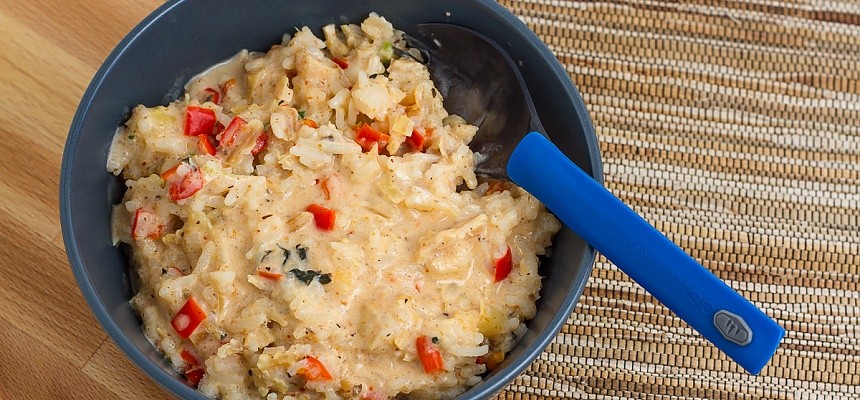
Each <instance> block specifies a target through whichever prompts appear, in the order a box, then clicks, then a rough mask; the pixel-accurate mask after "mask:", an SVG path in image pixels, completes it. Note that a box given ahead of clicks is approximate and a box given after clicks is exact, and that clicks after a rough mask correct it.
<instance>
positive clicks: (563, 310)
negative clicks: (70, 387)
mask: <svg viewBox="0 0 860 400" xmlns="http://www.w3.org/2000/svg"><path fill="white" fill-rule="evenodd" d="M188 1H190V0H170V1H168V2H166V3H164V4H162V5H161V6H159V7H157V8H156V9H155V10H153V11H152V12H151V13H150V14H149V15H147V16H146V17H145V18H144V19H143V20H142V21H140V22H139V23H138V24H137V25H136V26H135V27H134V28H133V29H132V30H131V31H129V33H128V34H126V35H125V36H124V37H123V38H122V40H120V42H119V43H117V45H116V46H115V47H114V48H113V50H112V51H111V53H110V54H109V55H108V57H107V58H106V59H105V61H104V62H103V63H102V64H101V66H100V67H99V69H98V70H97V71H96V73H95V75H93V78H92V79H91V81H90V83H89V85H88V86H87V89H86V91H85V92H84V93H83V95H82V96H81V99H80V102H79V104H78V107H77V109H76V110H75V114H74V118H73V120H72V123H71V125H70V127H69V132H68V136H67V137H66V141H65V146H64V151H63V158H62V163H61V167H60V187H59V205H60V207H59V208H60V225H61V230H62V235H63V242H64V246H65V249H66V255H67V257H68V259H69V264H70V266H71V269H72V272H73V274H74V276H75V280H76V282H77V285H78V288H79V289H80V291H81V293H82V294H83V297H84V299H85V301H86V303H87V305H88V306H89V307H90V310H91V311H92V312H93V315H94V316H95V317H96V319H97V320H98V322H99V323H100V324H101V325H102V327H103V328H104V329H105V331H106V332H107V333H108V336H109V337H110V338H111V340H113V342H114V343H115V344H116V345H117V346H118V347H119V348H120V350H121V351H122V352H123V354H124V355H125V356H126V358H127V359H129V360H130V361H132V363H133V364H134V365H136V366H137V367H138V368H140V369H141V370H142V371H143V372H144V373H145V374H146V375H147V376H148V377H149V378H150V379H151V380H152V381H153V382H155V383H156V384H158V385H159V386H161V387H162V388H164V389H165V390H167V391H168V392H169V393H171V394H172V395H174V396H180V397H182V398H185V399H209V397H208V396H206V395H204V394H203V393H202V392H200V391H198V390H196V389H193V388H191V387H189V386H187V385H186V384H185V383H183V382H182V381H180V380H179V379H176V377H175V376H171V375H170V374H169V373H168V372H167V371H165V370H164V369H163V368H162V367H161V366H159V365H157V364H155V363H153V362H152V361H151V360H150V359H149V358H148V357H147V356H146V355H145V354H144V353H143V351H141V349H140V348H138V347H137V346H136V345H135V344H134V343H132V341H131V340H130V339H129V338H128V337H126V335H125V334H124V333H123V332H122V330H121V329H120V327H119V326H118V325H117V323H116V322H115V321H114V319H113V318H112V317H111V314H110V313H109V312H108V310H107V308H106V307H105V305H104V304H103V302H102V301H101V299H100V297H99V296H98V294H97V292H96V290H95V287H94V285H93V282H92V281H91V279H90V277H89V274H87V272H86V270H85V268H84V263H83V260H82V258H81V255H80V253H79V251H78V247H77V242H78V240H77V237H76V235H75V233H74V229H73V222H72V217H71V181H72V170H73V168H72V166H73V162H74V158H75V157H74V155H75V153H76V150H77V143H78V140H79V138H80V136H81V134H82V128H83V124H84V121H85V119H86V116H87V114H88V110H89V108H90V105H91V104H92V103H93V101H94V94H95V92H96V91H97V90H98V89H99V88H100V87H101V86H102V84H103V83H104V80H105V78H106V77H107V75H108V73H109V72H110V71H111V70H112V69H113V68H114V66H115V64H116V63H117V61H118V60H119V59H120V58H121V57H122V56H123V54H124V53H125V52H126V51H127V50H128V47H129V46H130V45H131V44H132V43H133V42H134V41H135V40H137V39H138V37H139V36H140V35H141V34H142V33H143V32H144V31H146V30H147V29H148V28H149V27H150V25H152V24H154V23H156V22H157V21H159V20H160V19H161V18H164V17H166V16H167V15H168V14H169V13H170V11H171V10H173V9H174V8H176V7H179V6H181V5H183V4H184V3H186V2H188ZM472 1H474V2H475V3H478V5H479V6H481V7H483V8H484V9H486V11H487V12H488V13H490V14H492V15H493V16H494V17H497V18H499V19H500V20H502V21H505V23H506V24H507V28H508V29H510V30H513V31H516V32H517V34H519V35H521V36H523V37H524V38H526V39H527V40H528V41H529V43H530V44H531V45H532V47H533V48H534V49H535V50H537V52H538V54H539V55H540V59H539V60H538V62H540V63H545V64H548V65H550V66H551V68H552V72H553V75H554V76H553V78H554V79H557V80H559V81H561V82H564V84H563V85H562V86H563V90H564V92H565V93H566V94H567V96H568V97H569V98H570V99H572V100H573V106H574V110H573V111H574V112H575V113H576V114H577V115H578V117H579V121H580V123H581V125H582V126H581V128H582V131H583V132H584V133H585V142H586V146H587V147H588V149H587V150H588V154H589V160H588V161H589V164H590V165H589V167H590V168H591V173H590V174H589V175H591V176H592V177H593V178H594V179H595V180H596V181H597V182H598V183H599V184H601V185H602V184H603V183H604V180H603V164H602V159H601V156H600V148H599V145H598V141H597V136H596V132H595V129H594V126H593V123H592V120H591V117H590V115H589V113H588V111H587V109H586V107H585V102H584V101H583V99H582V96H581V94H580V93H579V91H578V90H577V88H576V87H575V86H574V84H573V82H572V81H571V79H570V76H569V75H568V73H567V72H566V71H565V69H564V68H563V67H562V65H561V64H560V62H559V61H558V60H557V58H556V57H555V55H554V54H553V53H552V52H551V51H550V50H549V48H548V47H547V45H546V44H545V43H544V42H543V41H542V40H541V39H540V38H539V37H538V36H537V35H536V34H535V33H534V32H533V31H532V30H531V29H529V28H528V26H526V24H525V23H524V22H523V21H522V20H520V19H519V18H518V17H517V16H516V15H514V14H513V13H512V12H511V11H510V10H508V9H506V8H505V7H503V6H502V5H500V4H499V3H497V2H495V1H493V0H472ZM105 173H108V172H107V171H105ZM595 257H596V252H595V250H594V248H593V247H591V246H590V245H587V246H586V251H585V254H584V255H583V261H582V266H581V268H580V271H579V274H577V276H576V279H574V280H573V281H572V282H571V285H572V287H571V288H569V289H568V292H567V294H566V297H565V299H564V301H563V302H562V304H561V306H560V307H559V309H558V311H556V313H555V314H554V315H553V316H552V318H551V319H550V321H549V323H548V325H547V328H546V329H544V330H543V331H541V332H538V333H537V337H536V338H535V340H534V341H533V342H532V343H531V344H530V345H529V346H528V347H527V348H525V349H524V350H523V353H522V355H521V357H520V359H519V360H517V362H515V363H512V364H510V365H508V366H507V368H504V369H502V370H500V371H498V373H496V374H494V375H492V376H490V377H489V378H487V379H484V380H483V381H482V383H480V384H479V385H476V386H474V387H472V388H470V389H468V390H467V391H466V392H464V393H463V394H461V395H460V396H458V397H457V399H483V398H488V397H490V396H492V395H494V394H495V393H497V392H499V391H500V390H502V389H504V388H505V387H506V386H507V385H508V384H510V383H512V382H513V380H514V379H515V378H516V377H517V376H518V375H520V374H521V373H522V372H523V371H525V369H526V368H528V366H530V365H531V364H532V363H533V362H534V361H535V360H536V359H537V357H538V356H539V355H540V354H541V353H543V351H544V350H545V349H546V348H547V347H548V346H549V344H550V343H551V342H552V341H553V340H554V339H555V337H556V336H557V335H558V332H559V331H560V330H561V328H562V326H564V324H565V322H566V321H567V319H568V318H569V316H570V315H571V313H572V312H573V308H574V306H575V305H576V303H577V302H578V300H579V298H580V297H581V296H582V292H583V290H584V289H585V285H586V283H587V281H588V277H589V276H590V275H591V271H592V269H593V265H594V260H595ZM153 349H155V348H154V347H153ZM156 351H157V350H156Z"/></svg>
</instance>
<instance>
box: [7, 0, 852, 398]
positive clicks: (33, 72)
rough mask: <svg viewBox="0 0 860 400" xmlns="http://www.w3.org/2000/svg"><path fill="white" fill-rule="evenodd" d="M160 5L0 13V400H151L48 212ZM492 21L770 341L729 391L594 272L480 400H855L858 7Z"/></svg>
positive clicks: (630, 193)
mask: <svg viewBox="0 0 860 400" xmlns="http://www.w3.org/2000/svg"><path fill="white" fill-rule="evenodd" d="M162 2H163V1H161V0H136V1H132V0H86V1H84V0H69V1H62V0H44V1H39V2H34V1H26V0H2V1H0V104H2V107H0V138H2V141H0V160H2V162H0V238H2V241H3V244H2V246H0V265H2V275H0V400H7V399H87V400H92V399H164V398H170V395H169V394H168V393H166V392H165V391H163V390H162V389H161V388H160V387H159V386H158V385H156V384H155V383H153V382H152V381H151V380H149V378H147V377H146V376H144V375H143V374H142V373H141V372H140V371H139V370H138V369H137V368H135V367H134V366H133V365H132V364H131V363H130V362H129V361H128V360H127V359H126V358H125V357H124V356H123V355H122V354H121V352H120V351H119V350H118V349H117V347H116V346H115V345H114V344H113V342H112V341H111V340H110V339H109V338H108V337H107V335H106V334H105V332H104V331H103V330H102V328H101V327H100V325H99V324H98V323H97V321H96V320H95V318H94V317H93V316H92V313H91V312H90V310H89V308H88V307H87V305H86V303H85V302H84V300H83V298H82V296H81V294H80V291H79V290H78V288H77V285H76V284H75V281H74V278H73V276H72V273H71V271H70V269H69V266H68V261H67V259H66V256H65V252H64V248H63V240H62V236H61V233H60V225H59V217H58V205H57V198H58V193H57V192H58V183H59V169H60V161H61V157H62V151H63V145H64V142H65V139H66V135H67V132H68V128H69V125H70V123H71V119H72V116H73V114H74V111H75V109H76V107H77V103H78V101H79V99H80V97H81V95H82V94H83V91H84V90H85V88H86V86H87V84H88V83H89V81H90V79H91V77H92V75H93V74H94V73H95V71H96V70H97V68H98V67H99V65H100V64H101V62H102V61H103V60H104V59H105V58H106V57H107V55H108V53H109V52H110V51H111V49H112V48H113V47H114V46H115V45H116V43H118V42H119V41H120V39H122V37H123V36H124V35H125V34H126V33H127V32H128V31H129V30H130V29H131V28H132V27H133V26H134V25H135V24H136V23H137V22H139V21H140V20H141V19H143V18H144V17H145V16H146V15H147V14H148V13H149V12H151V11H152V10H153V9H155V8H156V7H157V6H159V5H160V4H161V3H162ZM501 3H502V4H503V5H504V6H506V7H508V8H509V9H511V10H512V11H513V12H514V13H515V14H517V15H518V16H520V17H521V18H522V19H523V21H524V22H526V24H528V26H529V27H530V28H531V29H532V30H534V31H535V32H536V33H537V34H538V35H539V36H540V37H541V38H542V39H543V40H544V41H545V42H546V43H547V44H548V45H549V47H550V49H551V50H552V51H553V52H555V54H556V55H557V57H558V59H559V60H560V61H561V63H562V65H563V66H564V67H565V68H566V69H567V71H568V72H569V73H570V76H571V78H572V79H573V81H574V83H575V84H576V85H577V87H578V88H579V89H580V91H581V92H582V95H583V99H584V100H585V102H586V104H587V107H588V109H589V112H590V114H591V116H592V120H593V122H594V125H595V127H596V129H597V132H598V138H599V140H600V147H601V154H602V156H603V160H604V164H605V167H604V168H605V172H606V184H607V187H608V188H609V189H610V190H611V191H612V192H613V193H614V194H616V195H617V196H619V197H620V198H621V199H623V200H624V201H625V202H627V203H628V204H630V205H631V206H632V207H633V208H634V209H635V210H636V211H637V212H639V213H640V214H641V215H642V216H643V217H645V218H646V219H647V220H648V221H650V222H651V223H652V224H654V225H655V226H656V227H657V228H658V229H660V230H661V231H663V232H665V233H666V234H667V236H668V237H669V238H670V239H672V240H673V241H675V242H676V243H678V244H679V245H680V246H681V247H682V248H684V249H685V250H686V251H688V252H689V253H690V254H691V255H692V256H693V257H695V258H697V259H699V260H701V261H702V263H703V264H704V265H705V266H706V267H707V268H709V269H711V271H713V272H714V273H715V274H716V275H717V276H719V277H720V278H722V279H724V280H726V281H727V282H728V283H729V285H731V286H732V287H733V288H735V289H736V290H738V291H739V292H741V293H742V294H744V295H745V296H747V297H748V298H749V299H751V300H752V301H753V302H754V303H755V304H757V305H758V306H760V307H761V308H763V309H764V310H765V311H766V312H767V313H769V314H770V315H771V316H773V317H774V318H775V319H776V320H777V321H778V322H779V323H781V324H782V325H783V326H784V327H785V328H786V329H787V330H788V334H787V336H786V339H785V340H784V342H783V345H782V346H781V348H780V349H779V350H778V352H777V354H776V356H775V357H774V359H773V360H772V361H771V363H770V364H769V365H768V366H767V367H766V368H765V370H764V372H763V373H762V375H760V376H756V377H754V376H750V375H748V374H745V373H744V372H743V371H742V370H740V368H739V367H738V366H737V365H735V364H734V363H732V362H731V361H730V360H728V359H727V358H726V357H725V356H724V355H722V354H721V353H719V352H718V351H717V350H715V349H714V348H713V347H712V346H710V345H708V344H707V343H706V342H704V341H703V340H702V339H701V338H700V337H699V336H698V335H697V334H696V333H695V332H694V331H693V330H692V329H690V328H689V326H687V325H686V324H685V323H683V322H682V321H680V320H679V319H678V318H677V317H675V316H674V315H673V314H672V313H671V312H669V311H668V310H667V309H666V308H665V307H663V306H662V305H661V304H659V303H658V302H656V301H655V300H654V299H653V298H652V297H651V296H650V295H648V294H647V293H645V292H644V291H643V290H642V289H641V288H640V287H638V286H637V285H636V284H634V283H633V282H631V281H630V280H629V278H627V277H626V276H624V274H622V273H621V272H620V271H618V269H617V268H615V267H614V266H613V265H612V264H611V263H609V262H608V261H607V260H606V259H604V258H602V257H600V258H598V260H597V262H596V264H595V270H594V273H593V274H592V277H591V279H590V280H589V282H588V285H587V287H586V289H585V293H584V295H583V297H582V299H581V300H580V301H579V303H578V304H577V308H576V311H575V312H574V313H573V314H572V315H571V317H570V319H569V320H568V323H567V325H565V326H564V327H563V329H562V332H561V333H560V334H559V336H558V337H557V338H556V340H555V341H554V342H553V343H552V344H551V345H550V347H549V348H548V349H547V351H546V352H544V353H543V354H542V355H541V356H540V358H539V359H538V360H537V361H536V362H535V363H533V364H532V365H531V366H530V367H529V368H528V370H527V371H525V372H524V373H523V374H522V375H520V376H519V377H518V378H517V379H516V380H515V381H514V382H513V383H512V384H511V385H510V386H508V387H507V388H506V389H505V390H504V391H503V392H501V393H500V396H499V397H501V398H505V399H545V398H564V399H574V398H576V399H601V400H602V399H607V400H608V399H679V400H681V399H683V400H687V399H702V398H706V399H737V398H743V399H762V398H766V399H825V398H826V399H831V398H833V399H860V340H858V335H860V269H858V265H860V230H858V229H857V226H860V128H858V127H860V123H858V121H860V107H858V104H860V5H858V3H857V2H856V1H849V0H822V1H816V2H810V1H808V0H783V1H777V0H773V1H770V0H769V1H761V0H715V1H711V0H688V1H675V0H603V1H557V0H504V1H501ZM812 4H815V6H813V5H812Z"/></svg>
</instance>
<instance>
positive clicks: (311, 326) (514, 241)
mask: <svg viewBox="0 0 860 400" xmlns="http://www.w3.org/2000/svg"><path fill="white" fill-rule="evenodd" d="M323 32H324V36H325V40H321V39H319V38H317V37H316V36H314V34H313V33H312V32H311V31H310V30H309V29H308V28H303V29H301V30H299V31H296V32H295V33H294V34H293V35H291V36H285V37H284V40H283V43H282V44H278V45H275V46H272V48H271V49H270V50H269V51H268V52H267V53H265V54H261V53H249V52H247V51H243V52H241V53H239V54H238V55H236V56H235V57H233V58H232V59H230V60H228V61H227V62H225V63H223V64H220V65H218V66H215V67H213V68H212V69H211V70H209V71H207V72H206V73H204V74H203V75H201V76H199V77H197V78H195V79H194V80H192V81H191V82H190V83H189V84H188V86H187V91H186V94H185V96H184V97H183V98H181V99H179V100H177V101H175V102H173V103H171V104H169V105H167V106H157V107H145V106H142V105H141V106H138V107H137V108H135V109H134V111H133V113H132V115H131V117H130V118H129V120H128V122H127V123H126V124H125V126H124V127H121V128H120V129H119V130H118V133H117V135H116V138H115V139H114V143H113V146H112V149H111V153H110V157H109V161H108V169H109V170H110V171H111V172H112V173H114V174H117V175H120V176H121V177H122V178H123V179H124V180H125V182H126V186H127V188H128V189H127V191H126V193H125V196H124V198H123V200H122V203H121V204H119V205H117V206H116V207H115V210H114V216H113V221H114V235H115V237H116V240H117V241H118V242H120V241H121V242H124V243H127V244H129V245H130V248H131V259H132V261H131V263H132V265H133V267H134V268H133V269H134V271H136V273H135V274H133V275H135V276H136V278H135V280H136V282H135V287H136V288H137V289H136V290H137V292H136V295H135V296H134V297H133V299H132V300H131V303H132V305H133V307H134V309H135V310H136V311H137V312H138V313H139V314H140V316H141V319H142V321H143V329H144V332H145V334H146V336H147V337H148V338H149V339H150V340H151V341H152V343H153V344H154V345H155V346H156V347H157V348H159V349H160V350H161V351H162V352H163V353H164V355H165V357H166V358H167V359H168V360H169V362H170V363H171V364H172V365H173V366H174V367H175V368H177V369H178V370H180V371H182V372H183V373H184V374H185V377H186V378H187V381H188V383H189V384H191V385H193V386H195V387H198V388H199V390H201V391H202V392H204V393H206V394H208V395H210V396H214V397H218V398H223V399H240V398H241V399H245V398H265V399H283V398H364V399H384V398H394V397H399V398H403V397H404V396H405V397H409V398H416V399H417V398H451V397H454V396H456V395H457V394H459V393H462V392H463V391H465V390H466V389H468V388H469V387H470V386H473V385H475V384H476V383H478V382H479V381H480V380H481V375H482V374H483V373H484V372H486V371H487V370H488V369H492V368H493V367H494V366H495V365H497V364H498V363H499V362H501V361H502V360H503V358H504V355H505V353H506V352H508V351H509V350H511V348H512V347H513V346H514V344H515V342H516V341H517V339H518V338H519V337H520V336H521V335H522V334H523V332H524V331H525V329H526V328H525V325H524V321H526V320H528V319H529V318H531V317H533V316H534V315H535V312H536V309H535V301H536V300H537V297H538V290H539V289H540V285H541V281H540V276H539V275H538V268H537V267H538V255H541V254H544V252H545V251H546V250H547V247H548V246H549V245H550V243H551V239H552V236H553V234H554V233H555V232H556V231H557V230H558V229H559V228H560V224H559V222H558V221H557V220H556V219H555V218H554V217H553V216H552V215H551V214H550V213H548V212H547V211H546V210H545V209H544V208H543V206H542V205H541V204H540V203H539V202H538V201H537V200H535V199H534V198H533V197H532V196H530V195H529V194H528V193H526V192H525V191H523V190H522V189H520V188H518V187H516V186H514V185H511V184H509V183H502V182H479V180H478V179H477V178H476V176H475V173H474V164H475V157H476V155H475V154H474V153H473V152H472V151H471V150H470V149H469V147H468V143H469V141H470V140H471V138H472V137H473V136H474V134H475V132H476V130H477V128H476V127H475V126H472V125H470V124H468V123H466V122H465V121H463V120H462V119H461V118H459V117H457V116H453V115H448V113H447V112H446V111H445V109H444V108H443V106H442V98H441V96H440V95H439V94H438V92H437V91H436V89H435V88H434V85H433V82H432V81H431V80H430V77H429V74H428V71H427V69H426V67H425V66H424V65H422V64H421V63H419V62H417V61H416V60H415V59H413V56H415V57H418V55H417V53H415V54H413V56H409V55H408V54H410V51H412V50H410V49H408V48H407V46H406V45H405V43H404V42H403V41H402V40H401V37H400V36H401V34H400V32H398V31H396V30H394V29H393V27H392V25H391V24H390V23H389V22H388V21H386V20H385V19H384V18H382V17H380V16H377V15H375V14H371V15H370V16H369V17H368V18H367V19H366V20H364V21H363V22H362V23H361V24H360V25H354V24H349V25H342V26H334V25H329V26H326V27H324V28H323ZM458 187H459V189H458Z"/></svg>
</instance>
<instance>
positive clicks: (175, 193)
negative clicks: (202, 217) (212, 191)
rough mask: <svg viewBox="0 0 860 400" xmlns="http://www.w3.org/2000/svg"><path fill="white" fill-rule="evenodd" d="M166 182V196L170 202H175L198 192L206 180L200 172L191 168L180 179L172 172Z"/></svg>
mask: <svg viewBox="0 0 860 400" xmlns="http://www.w3.org/2000/svg"><path fill="white" fill-rule="evenodd" d="M167 182H168V187H167V194H168V195H169V196H170V199H171V200H173V201H177V200H182V199H187V198H189V197H191V196H193V195H194V194H195V193H197V192H199V191H200V189H202V188H203V184H204V183H206V180H205V179H204V178H203V173H202V172H200V170H198V169H197V168H193V169H192V170H191V171H189V172H188V173H187V174H185V175H184V176H182V177H181V178H180V177H179V176H178V175H176V173H175V172H174V173H173V175H172V176H170V177H168V178H167Z"/></svg>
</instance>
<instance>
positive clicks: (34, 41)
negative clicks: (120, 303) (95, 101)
mask: <svg viewBox="0 0 860 400" xmlns="http://www.w3.org/2000/svg"><path fill="white" fill-rule="evenodd" d="M160 4H161V1H157V0H138V1H129V0H118V1H71V2H66V1H59V0H48V1H40V2H29V1H23V0H12V1H2V2H0V94H2V100H0V104H3V107H0V137H2V138H3V141H2V145H0V159H2V160H3V162H0V237H2V241H3V244H2V246H0V265H2V266H3V273H2V279H0V399H4V400H5V399H87V400H92V399H164V398H170V396H169V394H167V393H166V392H164V391H163V390H162V389H161V388H160V387H158V386H157V385H156V384H154V383H153V382H152V381H151V380H150V379H149V378H148V377H146V376H145V375H143V373H141V372H140V371H139V370H138V369H137V368H135V367H134V366H133V365H132V364H131V363H130V362H129V361H128V360H127V359H126V358H125V356H123V355H122V354H121V352H120V351H119V350H118V349H117V348H116V346H115V345H114V343H113V342H112V341H110V340H109V339H108V337H107V334H106V333H105V332H104V330H102V328H101V326H100V325H99V324H98V322H97V321H96V320H95V318H94V317H93V315H92V313H91V312H90V310H89V308H88V307H87V305H86V303H85V302H84V299H83V297H82V296H81V293H80V291H79V290H78V287H77V285H76V284H75V280H74V277H73V276H72V273H71V270H70V269H69V265H68V260H67V258H66V255H65V251H64V248H63V240H62V235H61V234H60V225H59V211H58V204H57V201H58V200H57V199H58V186H59V171H60V161H61V158H62V153H63V145H64V142H65V139H66V135H67V134H68V129H69V125H70V124H71V119H72V116H73V115H74V112H75V109H76V107H77V103H78V101H79V100H80V97H81V95H82V94H83V92H84V89H85V88H86V86H87V84H88V83H89V81H90V79H91V78H92V76H93V74H94V73H95V71H96V70H97V69H98V67H99V65H100V64H101V62H102V61H103V60H104V59H105V57H107V55H108V53H110V51H111V50H112V49H113V47H114V46H115V45H116V44H117V43H118V42H119V41H120V40H121V39H122V37H123V36H124V35H125V34H126V33H127V32H128V31H129V30H131V28H132V27H133V26H134V25H135V24H136V23H137V22H139V21H140V20H141V19H143V18H144V17H145V16H146V15H147V14H148V13H149V12H150V11H151V10H153V9H155V8H156V7H157V6H158V5H160Z"/></svg>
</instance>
